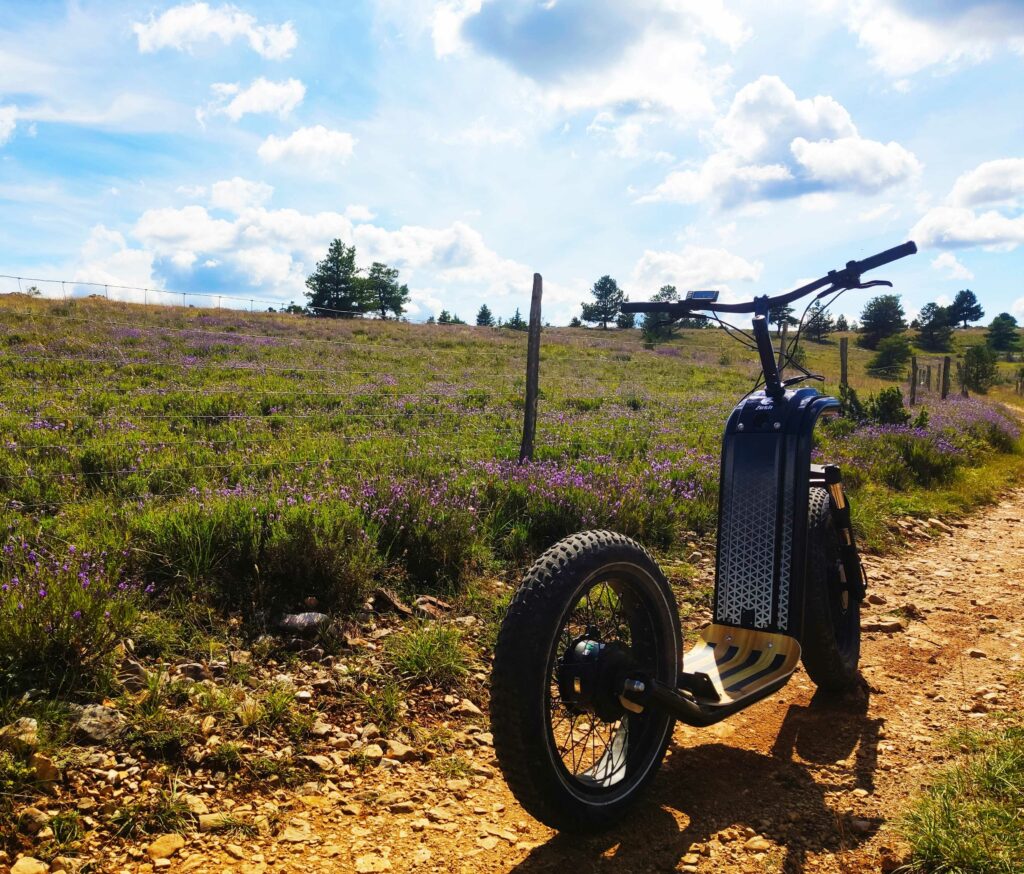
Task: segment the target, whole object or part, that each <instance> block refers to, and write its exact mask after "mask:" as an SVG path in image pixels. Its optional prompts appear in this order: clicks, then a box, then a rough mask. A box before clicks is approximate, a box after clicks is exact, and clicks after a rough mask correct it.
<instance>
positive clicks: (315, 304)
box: [306, 240, 364, 319]
mask: <svg viewBox="0 0 1024 874" xmlns="http://www.w3.org/2000/svg"><path fill="white" fill-rule="evenodd" d="M306 287H307V288H308V289H309V291H307V292H306V297H308V298H309V309H310V312H312V313H313V315H314V316H320V317H327V318H342V319H351V318H352V317H353V316H354V315H357V314H359V313H362V312H363V310H364V306H363V297H362V291H363V290H362V288H361V282H360V280H359V271H358V270H357V269H356V247H355V246H346V245H345V244H344V243H343V242H342V241H341V240H334V241H333V242H332V243H331V245H330V247H329V248H328V250H327V257H326V258H324V260H323V261H319V262H317V265H316V270H314V271H313V273H311V274H310V276H309V277H308V278H307V279H306Z"/></svg>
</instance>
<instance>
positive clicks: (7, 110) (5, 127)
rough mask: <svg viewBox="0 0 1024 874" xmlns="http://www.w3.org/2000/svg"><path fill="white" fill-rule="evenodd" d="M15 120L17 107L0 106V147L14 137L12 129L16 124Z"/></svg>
mask: <svg viewBox="0 0 1024 874" xmlns="http://www.w3.org/2000/svg"><path fill="white" fill-rule="evenodd" d="M17 119H18V107H17V106H0V146H2V145H4V144H5V143H6V142H7V141H8V140H9V139H10V138H11V137H12V136H14V127H15V125H16V124H17Z"/></svg>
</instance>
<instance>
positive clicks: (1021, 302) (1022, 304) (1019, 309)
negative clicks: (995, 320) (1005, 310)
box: [1010, 297, 1024, 322]
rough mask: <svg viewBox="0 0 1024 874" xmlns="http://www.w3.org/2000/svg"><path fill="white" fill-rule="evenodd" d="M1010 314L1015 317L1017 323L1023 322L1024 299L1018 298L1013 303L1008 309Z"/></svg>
mask: <svg viewBox="0 0 1024 874" xmlns="http://www.w3.org/2000/svg"><path fill="white" fill-rule="evenodd" d="M1010 312H1011V313H1013V314H1014V315H1015V316H1016V317H1017V320H1018V321H1020V322H1024V297H1018V298H1017V299H1016V300H1015V301H1014V302H1013V306H1011V307H1010Z"/></svg>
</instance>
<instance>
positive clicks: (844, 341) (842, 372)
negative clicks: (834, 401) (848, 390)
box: [839, 337, 850, 385]
mask: <svg viewBox="0 0 1024 874" xmlns="http://www.w3.org/2000/svg"><path fill="white" fill-rule="evenodd" d="M849 352H850V338H849V337H840V338H839V384H840V385H849V383H848V382H847V377H848V376H849V373H848V371H847V369H846V360H847V358H846V357H847V355H848V354H849Z"/></svg>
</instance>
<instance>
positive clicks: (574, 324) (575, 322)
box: [569, 316, 583, 328]
mask: <svg viewBox="0 0 1024 874" xmlns="http://www.w3.org/2000/svg"><path fill="white" fill-rule="evenodd" d="M569 327H570V328H582V327H583V322H581V321H580V317H579V316H573V317H572V318H571V319H570V320H569Z"/></svg>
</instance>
